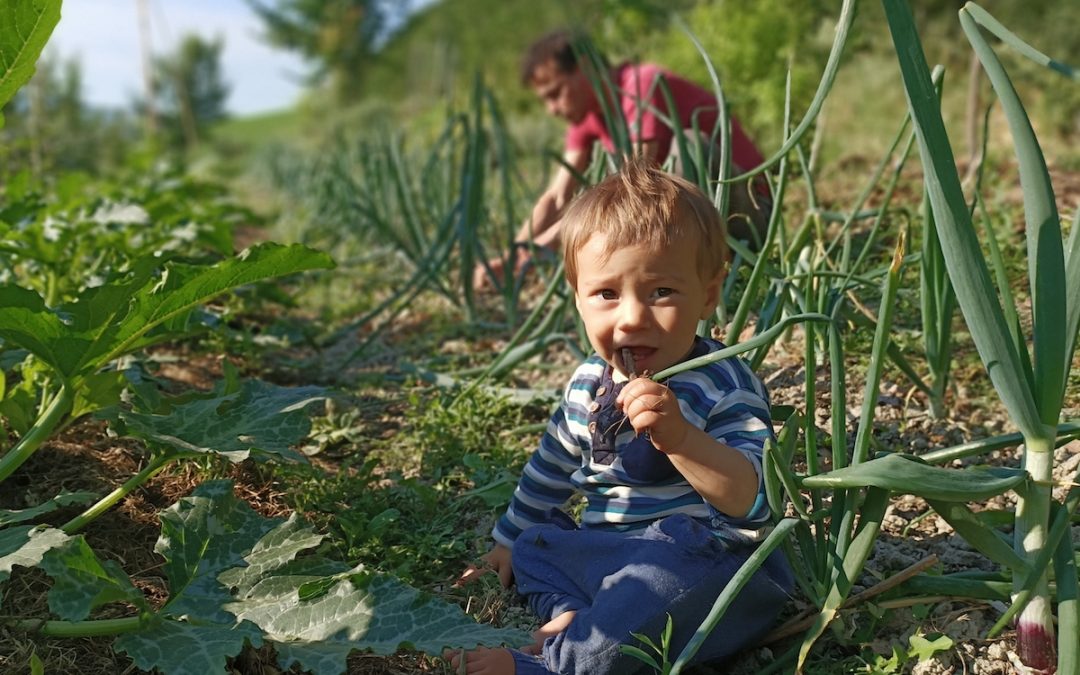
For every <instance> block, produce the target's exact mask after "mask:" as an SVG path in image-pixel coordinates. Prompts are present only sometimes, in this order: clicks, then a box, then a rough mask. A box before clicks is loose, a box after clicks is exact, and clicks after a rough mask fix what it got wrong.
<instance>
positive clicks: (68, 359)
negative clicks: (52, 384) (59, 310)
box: [0, 285, 87, 374]
mask: <svg viewBox="0 0 1080 675" xmlns="http://www.w3.org/2000/svg"><path fill="white" fill-rule="evenodd" d="M72 337H73V336H72V333H71V330H70V329H69V328H68V327H67V326H65V325H64V322H63V321H61V319H60V317H59V316H57V315H56V314H55V313H54V312H52V311H50V310H49V308H47V307H46V306H45V301H44V300H42V299H41V296H40V295H38V294H37V293H36V292H34V291H31V290H28V289H25V288H21V287H19V286H14V285H5V286H0V338H3V339H4V340H5V341H8V342H11V343H12V344H15V345H18V346H20V347H22V348H23V349H26V350H27V351H29V352H30V353H31V354H33V355H34V356H36V357H38V358H39V359H41V360H42V361H44V362H45V363H47V364H49V365H50V366H52V367H53V368H55V369H56V370H57V371H59V372H60V373H64V374H67V373H70V372H71V371H72V370H73V369H74V367H75V364H76V363H77V362H78V359H79V357H80V356H81V355H82V351H83V350H84V349H86V347H87V344H85V343H79V342H74V341H72Z"/></svg>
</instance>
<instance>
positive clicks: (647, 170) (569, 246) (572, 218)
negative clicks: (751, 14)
mask: <svg viewBox="0 0 1080 675" xmlns="http://www.w3.org/2000/svg"><path fill="white" fill-rule="evenodd" d="M560 229H561V232H560V235H561V238H562V253H563V260H564V261H565V270H566V280H567V281H569V282H570V285H571V286H573V287H575V288H576V287H577V276H578V266H577V252H578V251H580V250H581V248H582V247H583V246H585V244H586V243H587V242H588V241H589V239H591V238H592V236H593V235H596V234H602V235H603V236H604V237H605V238H606V239H607V249H606V250H605V252H604V255H605V256H606V255H610V254H611V253H612V252H613V251H614V250H615V249H617V248H619V247H621V246H633V245H638V244H645V245H647V246H649V247H652V248H655V249H657V250H660V249H663V248H666V247H668V246H670V245H671V244H672V243H673V242H675V241H678V240H680V239H682V238H683V237H693V238H694V239H695V240H696V242H697V244H698V246H697V260H696V261H694V262H695V263H696V264H697V271H698V275H699V276H700V277H701V279H702V281H706V282H708V281H712V280H713V279H714V278H716V277H717V276H718V275H720V274H721V273H722V272H723V271H724V265H725V262H726V260H727V253H728V251H727V240H726V239H725V232H724V225H723V223H722V221H721V220H720V213H719V212H718V211H717V210H716V207H715V206H713V203H712V202H711V201H710V200H709V198H708V197H706V196H705V194H704V193H702V192H701V190H700V189H698V187H697V186H696V185H694V184H693V183H691V182H690V181H688V180H686V179H684V178H680V177H679V176H674V175H672V174H669V173H667V172H666V171H663V170H662V169H660V168H658V167H656V166H655V165H654V164H653V163H652V162H651V161H649V160H647V159H644V158H640V157H637V158H631V159H627V160H626V161H625V163H624V164H623V167H622V168H621V169H620V170H619V171H618V172H617V173H614V174H612V175H610V176H608V177H607V178H605V179H604V180H603V181H601V182H599V183H597V184H596V185H595V186H593V187H591V188H589V189H588V190H586V191H584V192H583V193H581V195H579V196H578V198H577V199H575V200H574V202H573V203H572V204H571V205H570V206H569V208H568V209H567V211H566V214H565V215H564V216H563V219H562V224H561V225H560ZM687 262H688V263H689V261H687Z"/></svg>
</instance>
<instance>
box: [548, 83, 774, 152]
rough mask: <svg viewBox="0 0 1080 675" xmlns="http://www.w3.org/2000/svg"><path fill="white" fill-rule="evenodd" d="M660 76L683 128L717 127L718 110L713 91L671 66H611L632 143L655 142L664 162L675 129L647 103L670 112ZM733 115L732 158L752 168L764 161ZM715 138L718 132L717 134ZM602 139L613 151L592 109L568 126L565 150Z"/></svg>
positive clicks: (601, 117)
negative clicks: (665, 82)
mask: <svg viewBox="0 0 1080 675" xmlns="http://www.w3.org/2000/svg"><path fill="white" fill-rule="evenodd" d="M660 75H663V76H664V79H665V80H666V81H667V85H668V88H669V89H670V90H671V97H672V99H673V100H674V102H675V109H676V112H677V113H678V117H679V121H680V123H681V124H682V128H684V129H693V128H694V119H695V117H696V120H697V128H698V129H700V130H701V132H702V133H704V134H706V135H711V134H712V132H713V129H714V128H715V127H716V121H717V118H718V117H719V111H718V109H717V105H716V96H715V95H714V94H713V93H711V92H709V91H706V90H705V89H702V88H701V87H699V86H698V85H696V84H694V83H693V82H689V81H687V80H684V79H683V78H681V77H679V76H678V75H674V74H672V73H671V72H669V71H666V70H664V69H662V68H660V67H659V66H657V65H654V64H651V63H643V64H637V65H631V64H622V65H620V66H618V67H616V69H615V76H614V78H613V84H614V85H615V87H616V90H617V91H618V93H619V103H620V105H621V107H622V111H623V115H624V116H625V117H626V122H627V125H628V127H629V129H630V138H631V140H633V141H635V142H643V141H656V143H657V150H658V152H657V158H658V159H659V160H660V161H663V160H664V158H666V157H667V156H668V152H669V151H670V150H671V142H672V140H673V139H674V132H673V131H672V130H671V128H670V127H668V125H667V124H665V123H664V121H663V120H662V119H660V117H658V116H657V114H656V112H654V111H653V110H652V109H650V108H655V109H656V110H658V111H660V113H661V114H663V115H664V116H668V114H669V113H668V106H667V100H666V99H665V97H664V92H663V90H662V89H661V88H660V83H659V81H658V80H657V78H658V77H659V76H660ZM729 118H730V119H731V161H732V163H734V164H735V165H737V166H738V167H739V168H740V169H742V170H744V171H745V170H748V169H752V168H754V167H756V166H757V165H759V164H761V163H762V162H763V161H765V158H764V157H762V155H761V153H760V152H758V149H757V147H756V146H755V145H754V142H753V141H751V140H750V137H749V136H747V135H746V132H744V131H743V130H742V127H741V126H740V125H739V121H738V120H736V119H735V117H734V116H732V115H729ZM717 138H719V134H717ZM596 141H600V142H601V143H603V144H604V147H605V148H606V149H607V150H608V152H611V151H613V150H614V145H613V143H612V140H611V133H610V132H609V131H608V128H607V125H605V124H604V113H603V111H602V110H599V109H598V110H594V111H590V112H589V113H588V114H587V115H586V116H585V118H584V119H583V120H581V122H579V123H578V124H574V125H571V126H570V127H569V128H568V129H567V130H566V149H567V150H585V151H588V150H591V149H592V145H593V143H595V142H596Z"/></svg>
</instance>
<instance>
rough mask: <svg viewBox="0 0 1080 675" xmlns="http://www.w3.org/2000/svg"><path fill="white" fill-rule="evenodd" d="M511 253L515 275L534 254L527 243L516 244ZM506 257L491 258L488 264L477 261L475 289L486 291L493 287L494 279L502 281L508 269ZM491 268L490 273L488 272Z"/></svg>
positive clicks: (474, 280)
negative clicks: (530, 251)
mask: <svg viewBox="0 0 1080 675" xmlns="http://www.w3.org/2000/svg"><path fill="white" fill-rule="evenodd" d="M510 255H511V256H512V257H513V260H514V276H517V275H518V274H520V273H521V270H522V268H524V267H525V264H526V263H527V262H529V261H530V260H532V254H530V253H529V247H528V246H526V245H525V244H515V245H514V249H513V251H511V253H510ZM506 262H507V260H506V258H504V257H502V256H496V257H494V258H490V259H488V261H487V264H486V265H485V264H484V263H477V265H476V267H474V268H473V276H472V287H473V290H474V291H478V292H479V291H485V290H488V289H489V288H493V287H494V284H493V280H495V279H498V280H499V281H502V279H503V275H504V270H505V269H506ZM488 270H490V273H489V272H488Z"/></svg>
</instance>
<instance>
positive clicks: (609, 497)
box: [492, 338, 772, 546]
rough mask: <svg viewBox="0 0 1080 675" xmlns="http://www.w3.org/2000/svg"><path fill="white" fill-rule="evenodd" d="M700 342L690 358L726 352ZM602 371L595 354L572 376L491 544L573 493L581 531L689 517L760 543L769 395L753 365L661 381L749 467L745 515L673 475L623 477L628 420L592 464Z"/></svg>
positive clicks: (508, 539)
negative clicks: (754, 492) (754, 483)
mask: <svg viewBox="0 0 1080 675" xmlns="http://www.w3.org/2000/svg"><path fill="white" fill-rule="evenodd" d="M697 346H698V348H699V349H696V350H695V352H698V351H701V352H704V353H711V352H714V351H716V350H718V349H722V348H723V345H722V344H720V343H719V342H717V341H715V340H702V339H700V338H699V341H698V345H697ZM607 368H608V366H607V364H606V363H604V361H603V360H602V359H601V358H600V357H599V356H597V355H593V356H592V357H590V358H589V359H588V360H587V361H585V362H584V363H583V364H582V365H581V366H579V367H578V369H577V370H576V371H575V372H574V375H573V377H571V379H570V383H569V384H568V385H567V387H566V390H565V393H564V396H563V401H562V404H561V405H560V406H559V409H558V410H557V411H556V412H555V414H554V416H553V417H552V418H551V421H550V422H549V424H548V427H547V431H546V432H545V433H544V437H543V438H542V439H541V441H540V447H539V448H538V449H537V450H536V451H535V452H534V453H533V455H532V457H531V458H530V460H529V462H528V464H527V465H526V466H525V470H524V472H523V473H522V476H521V478H520V479H519V481H518V485H517V488H516V489H515V491H514V496H513V499H512V500H511V503H510V506H509V508H508V509H507V511H506V513H505V514H504V515H503V516H502V517H501V518H500V519H499V521H498V523H496V525H495V529H494V531H493V532H492V534H493V536H494V537H495V540H496V541H498V542H499V543H501V544H503V545H505V546H513V542H514V540H515V539H516V538H517V536H518V535H519V534H521V532H522V530H524V529H525V528H527V527H529V526H531V525H536V524H539V523H543V522H547V520H548V519H547V517H546V514H547V513H548V512H549V511H550V510H551V509H554V508H561V507H562V506H564V505H565V504H566V502H567V501H568V500H569V499H570V498H571V497H572V496H573V495H574V494H575V493H581V494H583V495H584V496H585V498H586V506H585V511H584V513H583V515H582V518H581V524H582V526H583V527H589V528H609V529H615V530H629V531H632V530H638V529H644V528H645V527H647V526H648V525H649V524H650V523H652V522H654V521H656V520H659V519H661V518H664V517H666V516H671V515H675V514H678V513H685V514H687V515H689V516H691V517H693V518H695V519H697V520H699V521H700V522H702V523H703V524H705V525H706V526H707V527H710V528H711V529H712V530H714V531H715V532H716V533H717V534H718V535H719V536H721V537H723V538H729V537H734V538H736V539H749V540H755V539H758V538H759V537H760V536H761V533H762V532H763V531H764V530H763V528H764V526H765V525H767V523H768V519H769V507H768V504H767V503H766V501H765V487H764V482H763V481H762V477H761V476H762V472H761V457H762V446H763V445H764V443H765V440H766V439H767V438H770V437H771V436H772V421H771V417H770V413H769V399H768V393H767V392H766V391H765V386H764V385H763V384H762V383H761V380H759V379H758V378H757V376H756V375H754V373H753V372H752V371H751V370H750V368H749V366H747V365H746V363H744V362H743V361H742V360H741V359H738V358H729V359H724V360H721V361H717V362H714V363H711V364H709V365H706V366H701V367H699V368H695V369H692V370H689V371H685V372H682V373H679V374H677V375H675V376H673V377H671V378H669V379H668V380H665V384H667V385H668V386H669V387H670V388H671V391H672V392H673V393H674V394H675V396H676V398H677V399H678V401H679V408H680V409H681V411H682V414H683V417H685V418H686V420H687V421H688V422H689V423H690V424H692V425H694V426H696V427H698V428H699V429H703V430H704V431H705V432H706V433H708V434H709V435H710V436H711V437H713V438H714V439H716V440H717V441H719V442H720V443H723V444H724V445H727V446H730V447H732V448H734V449H736V450H738V451H739V452H741V453H742V454H743V455H744V456H745V457H746V458H747V459H749V460H750V462H751V463H752V464H753V465H754V469H755V471H756V472H757V476H758V497H757V500H756V501H755V502H754V505H753V507H752V508H751V509H750V513H748V514H747V515H746V516H745V517H741V518H737V517H732V516H729V515H727V514H725V513H723V512H721V511H720V510H718V509H716V508H715V507H713V506H712V505H711V504H709V503H708V502H706V501H705V500H704V499H703V498H702V497H701V495H700V494H698V493H697V491H696V490H694V488H693V487H692V486H691V485H690V483H689V482H688V481H687V480H686V479H685V478H683V476H682V475H681V474H679V473H678V472H673V473H672V474H671V475H669V476H667V477H664V478H661V479H660V480H656V479H655V478H646V477H641V476H635V475H634V473H633V471H628V470H627V469H628V467H627V466H625V465H624V463H623V459H624V454H623V451H624V450H625V449H626V446H627V444H629V443H631V442H632V441H634V439H635V437H636V434H635V432H634V430H633V428H632V427H630V425H629V424H625V425H624V428H621V429H620V430H619V431H618V432H617V433H616V435H615V448H616V456H615V458H614V460H611V459H610V458H608V459H607V460H606V463H604V462H599V461H596V458H594V457H593V450H592V438H593V434H592V433H590V429H589V411H590V406H593V404H594V401H596V399H597V398H598V392H597V390H598V389H599V387H600V385H601V381H602V380H603V379H604V377H605V371H606V369H607ZM593 407H594V408H595V406H593Z"/></svg>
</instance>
